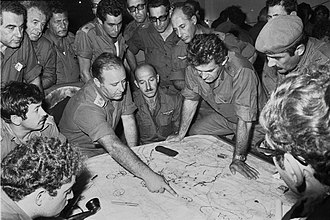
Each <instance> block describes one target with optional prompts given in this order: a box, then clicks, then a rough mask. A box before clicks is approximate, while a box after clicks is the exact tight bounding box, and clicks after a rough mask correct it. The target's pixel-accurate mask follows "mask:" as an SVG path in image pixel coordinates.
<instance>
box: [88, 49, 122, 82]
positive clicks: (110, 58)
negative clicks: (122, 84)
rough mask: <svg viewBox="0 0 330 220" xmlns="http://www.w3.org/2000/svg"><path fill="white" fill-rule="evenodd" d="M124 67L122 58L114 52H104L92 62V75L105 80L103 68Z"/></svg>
mask: <svg viewBox="0 0 330 220" xmlns="http://www.w3.org/2000/svg"><path fill="white" fill-rule="evenodd" d="M119 68H124V65H123V62H122V60H121V59H120V58H119V57H117V56H116V55H114V54H112V53H102V54H101V55H100V56H98V57H97V58H96V59H95V61H94V62H93V64H92V75H93V77H94V78H96V79H98V80H99V81H100V82H103V77H102V71H103V69H119Z"/></svg>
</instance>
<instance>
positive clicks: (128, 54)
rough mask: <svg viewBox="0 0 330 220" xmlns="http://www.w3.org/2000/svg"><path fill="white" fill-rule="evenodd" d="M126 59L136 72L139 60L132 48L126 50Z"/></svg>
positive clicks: (132, 70)
mask: <svg viewBox="0 0 330 220" xmlns="http://www.w3.org/2000/svg"><path fill="white" fill-rule="evenodd" d="M126 60H127V63H128V65H129V67H130V69H131V72H132V73H134V71H135V69H136V67H137V62H136V58H135V55H134V54H133V53H132V52H131V51H130V50H127V52H126Z"/></svg>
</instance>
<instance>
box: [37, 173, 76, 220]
mask: <svg viewBox="0 0 330 220" xmlns="http://www.w3.org/2000/svg"><path fill="white" fill-rule="evenodd" d="M75 182H76V177H75V176H72V178H71V181H70V182H69V183H66V184H63V185H62V186H61V188H60V189H58V190H57V194H56V196H51V195H49V193H48V192H45V193H47V195H46V198H45V203H44V204H43V205H44V207H43V209H44V210H45V214H44V215H43V216H45V217H52V216H58V215H59V214H60V213H61V211H62V210H63V209H64V207H65V206H66V205H67V204H68V200H70V199H72V198H73V192H72V186H73V184H74V183H75Z"/></svg>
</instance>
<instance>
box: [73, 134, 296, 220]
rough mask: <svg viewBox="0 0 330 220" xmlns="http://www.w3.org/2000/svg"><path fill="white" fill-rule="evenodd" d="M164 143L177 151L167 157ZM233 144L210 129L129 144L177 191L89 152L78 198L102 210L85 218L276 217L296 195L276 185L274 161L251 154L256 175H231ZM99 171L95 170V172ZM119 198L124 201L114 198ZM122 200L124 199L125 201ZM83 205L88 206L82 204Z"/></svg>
mask: <svg viewBox="0 0 330 220" xmlns="http://www.w3.org/2000/svg"><path fill="white" fill-rule="evenodd" d="M157 145H163V146H166V147H168V148H171V149H174V150H176V151H178V152H179V154H178V155H177V156H175V157H169V156H166V155H164V154H162V153H159V152H157V151H155V149H154V148H155V146H157ZM232 149H233V147H232V146H231V145H230V144H228V143H226V142H225V141H223V140H220V139H218V138H216V137H214V136H209V135H196V136H190V137H186V138H185V139H184V140H183V141H182V142H180V143H168V142H159V143H153V144H148V145H143V146H139V147H136V148H133V150H134V151H135V153H136V154H137V155H138V156H139V157H140V158H141V159H142V160H143V161H144V162H145V163H146V164H148V165H149V166H150V167H151V169H153V170H154V171H155V172H158V173H160V174H161V175H163V176H164V177H165V178H166V179H167V180H168V181H169V184H170V185H171V187H172V188H173V189H174V190H175V191H176V192H177V193H178V194H179V197H178V198H176V197H173V196H171V195H170V194H169V193H168V192H165V193H164V194H158V193H150V192H149V191H148V189H147V188H146V187H145V185H144V182H143V181H142V180H141V179H139V178H137V177H134V176H133V175H132V174H131V173H129V172H128V171H126V170H125V169H124V168H122V167H121V166H120V165H118V164H117V163H116V162H115V161H114V160H113V159H112V158H111V156H110V155H108V154H104V155H100V156H97V157H93V158H90V159H89V160H88V161H87V163H86V164H87V168H88V170H89V172H90V176H92V177H94V178H93V179H92V180H90V182H89V184H88V185H87V186H86V189H85V190H84V191H83V192H82V194H81V196H82V197H81V200H80V201H79V202H78V205H79V206H80V207H82V208H83V207H84V204H85V203H86V202H87V201H88V200H89V199H91V198H94V197H98V198H99V199H100V203H101V210H100V211H98V212H97V213H96V214H95V215H93V216H91V217H89V218H88V219H90V220H92V219H100V220H106V219H152V220H153V219H157V220H158V219H166V220H167V219H180V220H181V219H189V220H194V219H198V220H199V219H228V220H235V219H242V220H243V219H244V220H246V219H253V220H258V219H262V220H265V219H280V217H279V216H280V215H281V214H279V213H280V212H281V210H280V209H281V204H283V205H282V207H284V209H285V210H287V209H288V208H289V207H291V206H292V204H293V203H294V202H295V200H296V196H295V195H294V194H293V193H292V192H291V191H288V192H285V193H284V192H283V191H282V190H280V189H279V187H280V188H281V186H282V187H283V185H285V183H284V182H283V181H282V180H281V179H279V178H274V173H275V172H276V169H275V167H274V166H273V165H272V164H270V163H267V162H265V161H263V160H260V159H258V158H256V157H254V156H252V155H248V157H247V163H248V164H249V165H251V166H252V167H255V168H256V169H257V170H258V171H259V173H260V176H259V178H258V179H257V180H248V179H246V178H244V177H243V176H242V175H240V174H238V173H237V174H236V175H232V174H231V172H230V170H229V164H230V162H231V158H232ZM96 175H97V176H96ZM118 202H122V204H115V203H118ZM125 202H127V203H126V204H125ZM85 209H86V208H85Z"/></svg>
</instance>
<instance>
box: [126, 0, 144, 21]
mask: <svg viewBox="0 0 330 220" xmlns="http://www.w3.org/2000/svg"><path fill="white" fill-rule="evenodd" d="M127 10H128V12H129V13H130V14H131V15H132V17H133V18H134V20H135V21H136V22H138V23H143V22H144V21H145V20H146V18H147V7H146V3H145V0H127Z"/></svg>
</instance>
